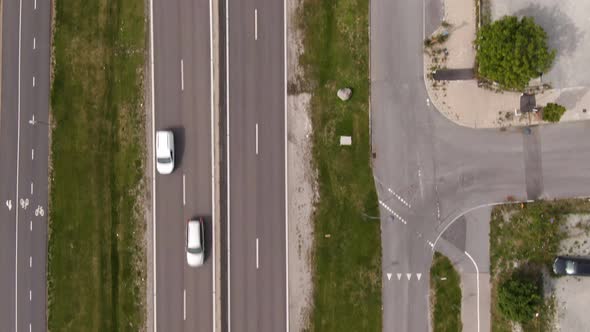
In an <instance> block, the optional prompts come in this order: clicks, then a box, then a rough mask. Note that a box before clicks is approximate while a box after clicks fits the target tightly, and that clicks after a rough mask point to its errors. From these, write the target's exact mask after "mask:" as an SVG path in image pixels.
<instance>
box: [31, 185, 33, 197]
mask: <svg viewBox="0 0 590 332" xmlns="http://www.w3.org/2000/svg"><path fill="white" fill-rule="evenodd" d="M31 195H33V182H31Z"/></svg>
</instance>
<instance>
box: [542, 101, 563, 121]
mask: <svg viewBox="0 0 590 332" xmlns="http://www.w3.org/2000/svg"><path fill="white" fill-rule="evenodd" d="M563 113H565V107H563V106H561V105H559V104H554V103H549V104H547V106H545V107H544V108H543V120H545V121H549V122H558V121H559V119H561V116H562V115H563Z"/></svg>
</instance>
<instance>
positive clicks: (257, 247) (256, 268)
mask: <svg viewBox="0 0 590 332" xmlns="http://www.w3.org/2000/svg"><path fill="white" fill-rule="evenodd" d="M258 266H259V265H258V238H256V269H257V270H258Z"/></svg>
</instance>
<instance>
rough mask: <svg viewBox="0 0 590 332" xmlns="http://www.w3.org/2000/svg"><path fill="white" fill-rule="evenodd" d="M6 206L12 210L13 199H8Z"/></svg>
mask: <svg viewBox="0 0 590 332" xmlns="http://www.w3.org/2000/svg"><path fill="white" fill-rule="evenodd" d="M6 207H7V208H8V211H11V210H12V200H10V199H9V200H7V201H6Z"/></svg>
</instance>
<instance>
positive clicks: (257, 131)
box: [256, 123, 258, 155]
mask: <svg viewBox="0 0 590 332" xmlns="http://www.w3.org/2000/svg"><path fill="white" fill-rule="evenodd" d="M256 155H258V123H256Z"/></svg>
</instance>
